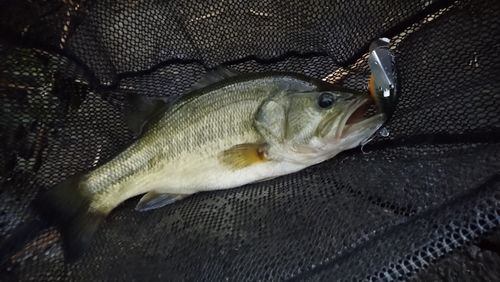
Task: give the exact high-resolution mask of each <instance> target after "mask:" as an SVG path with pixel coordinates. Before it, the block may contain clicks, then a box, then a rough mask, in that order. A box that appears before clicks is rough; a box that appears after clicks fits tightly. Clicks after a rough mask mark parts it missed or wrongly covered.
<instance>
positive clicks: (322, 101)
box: [318, 93, 335, 110]
mask: <svg viewBox="0 0 500 282" xmlns="http://www.w3.org/2000/svg"><path fill="white" fill-rule="evenodd" d="M334 102H335V98H334V97H333V95H332V94H330V93H323V94H321V96H319V99H318V105H319V107H320V108H322V109H325V110H328V109H331V108H332V107H333V103H334Z"/></svg>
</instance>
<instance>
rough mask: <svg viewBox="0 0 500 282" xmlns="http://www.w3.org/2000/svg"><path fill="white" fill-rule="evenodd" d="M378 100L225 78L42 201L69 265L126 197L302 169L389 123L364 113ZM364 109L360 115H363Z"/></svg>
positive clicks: (164, 196)
mask: <svg viewBox="0 0 500 282" xmlns="http://www.w3.org/2000/svg"><path fill="white" fill-rule="evenodd" d="M369 102H370V98H369V95H367V94H365V93H359V92H356V91H353V90H350V89H346V88H342V87H338V86H335V85H332V84H330V83H327V82H324V81H321V80H318V79H314V78H310V77H307V76H304V75H300V74H295V73H260V74H247V75H240V76H235V77H226V78H225V79H224V80H222V81H218V82H214V83H213V84H211V85H208V86H206V87H203V88H201V89H198V90H195V91H193V92H191V93H189V94H186V95H184V96H182V97H181V98H180V99H178V100H177V101H175V102H174V103H173V104H171V105H168V106H166V107H165V109H163V110H162V111H161V112H160V113H159V114H157V115H155V116H154V117H153V118H152V119H151V120H150V121H149V122H148V123H147V124H146V125H145V126H144V128H143V132H142V134H141V135H140V136H139V137H138V138H137V139H136V140H135V141H134V142H133V143H131V144H130V146H128V147H127V148H125V149H124V150H123V151H121V152H120V153H118V154H116V155H115V156H114V157H113V158H112V159H110V160H108V161H107V162H104V163H102V164H100V165H99V166H98V167H95V168H93V169H92V170H90V171H88V172H85V173H80V174H77V175H74V176H72V177H70V178H69V179H67V180H65V181H63V182H61V183H59V184H58V185H56V186H55V187H53V188H52V189H51V190H49V191H48V192H47V193H45V194H43V195H42V196H41V197H39V200H38V201H37V202H38V203H39V204H38V206H43V208H42V209H41V210H42V213H44V214H45V215H46V216H47V217H48V218H52V219H55V223H56V224H58V225H59V227H60V230H61V233H62V234H63V238H64V241H65V242H66V254H67V258H68V259H70V260H74V259H77V258H79V257H81V256H82V255H83V254H84V253H85V251H86V250H87V249H88V247H89V245H90V240H91V237H92V235H93V233H94V232H95V231H96V230H97V228H98V226H99V225H100V223H101V222H102V221H103V220H104V219H105V217H106V215H107V214H109V212H110V211H111V210H113V209H114V208H115V207H116V206H118V205H119V204H120V203H122V202H123V201H125V200H127V199H129V198H131V197H134V196H137V195H141V194H145V193H147V194H146V195H145V196H144V197H143V198H142V199H141V201H140V202H139V204H138V206H137V209H139V210H148V209H152V208H158V207H161V206H163V205H165V204H169V203H172V202H174V201H176V200H179V199H181V198H184V197H186V196H189V195H191V194H193V193H196V192H199V191H208V190H217V189H228V188H233V187H238V186H241V185H244V184H248V183H252V182H256V181H261V180H265V179H269V178H274V177H277V176H280V175H284V174H289V173H293V172H296V171H299V170H301V169H303V168H305V167H308V166H310V165H313V164H316V163H319V162H322V161H324V160H327V159H329V158H332V157H333V156H335V155H336V154H338V153H339V152H341V151H344V150H347V149H350V148H353V147H356V146H358V145H359V144H360V143H361V142H363V141H364V140H366V139H368V138H369V137H370V136H371V135H372V134H373V133H374V132H375V131H376V130H377V129H378V128H379V127H380V126H381V125H382V123H383V122H384V120H385V116H384V114H383V113H379V114H377V115H375V116H373V117H370V118H365V117H362V115H361V114H362V113H361V114H360V113H359V109H360V108H361V107H362V106H364V105H366V104H367V103H369ZM357 110H358V111H357Z"/></svg>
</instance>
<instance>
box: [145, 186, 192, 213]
mask: <svg viewBox="0 0 500 282" xmlns="http://www.w3.org/2000/svg"><path fill="white" fill-rule="evenodd" d="M187 196H189V195H180V194H166V193H158V192H155V191H151V192H148V193H147V194H146V195H144V196H142V198H141V200H140V201H139V203H137V206H135V210H137V211H148V210H152V209H157V208H161V207H163V206H166V205H170V204H172V203H173V202H176V201H178V200H180V199H182V198H185V197H187Z"/></svg>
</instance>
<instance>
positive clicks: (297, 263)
mask: <svg viewBox="0 0 500 282" xmlns="http://www.w3.org/2000/svg"><path fill="white" fill-rule="evenodd" d="M382 36H384V37H388V38H389V39H391V48H392V49H393V51H394V53H395V54H396V58H397V63H398V68H399V76H400V99H399V104H398V106H397V108H396V111H395V113H394V116H393V118H392V119H391V121H390V122H389V123H388V124H387V125H386V126H385V129H384V130H382V131H381V132H380V133H377V135H376V136H375V138H374V139H373V140H372V141H371V142H370V143H369V144H367V145H365V146H364V147H363V149H361V148H359V147H358V148H356V149H353V150H350V151H346V152H343V153H342V154H340V155H338V156H337V157H335V158H333V159H331V160H329V161H327V162H324V163H321V164H319V165H315V166H312V167H309V168H308V169H305V170H303V171H301V172H298V173H295V174H292V175H287V176H284V177H280V178H276V179H273V180H270V181H266V182H261V183H256V184H251V185H246V186H244V187H239V188H235V189H230V190H225V191H214V192H203V193H199V194H196V195H194V196H191V197H188V198H186V199H184V200H182V201H179V202H177V203H175V204H172V205H170V206H166V207H164V208H160V209H157V210H152V211H148V212H137V211H134V207H135V204H136V203H137V201H138V198H133V199H130V200H128V201H126V202H125V203H124V204H122V205H121V206H119V207H118V208H116V209H115V210H114V211H113V212H112V213H111V214H110V216H109V217H108V218H107V219H106V221H105V222H104V224H103V225H102V226H101V227H100V228H99V229H98V231H97V233H96V234H95V237H94V239H93V242H92V245H91V248H90V250H89V251H88V252H87V254H86V255H85V256H84V257H83V258H82V259H81V260H79V261H77V262H75V263H65V261H64V255H63V254H64V252H63V248H62V245H61V239H60V235H59V233H58V231H57V230H56V229H55V228H54V227H51V226H49V225H48V224H46V223H45V222H44V220H43V219H41V218H39V216H38V214H37V213H36V212H34V211H33V210H32V209H31V208H30V202H31V201H32V200H33V199H34V198H35V196H36V194H37V193H38V192H40V191H45V190H47V189H48V188H50V187H51V186H53V185H54V184H56V183H58V182H59V181H62V180H64V179H65V178H67V177H68V176H70V175H71V174H74V173H76V172H79V171H84V170H87V169H90V168H92V167H93V166H95V165H97V164H99V163H101V162H103V161H105V160H106V158H108V157H109V156H110V155H112V154H113V153H115V152H117V151H118V150H120V149H121V148H123V146H125V145H126V144H127V142H129V141H130V140H131V139H132V138H133V135H132V134H131V132H130V131H129V130H128V129H127V127H126V126H125V124H124V122H123V118H122V109H123V108H124V107H126V106H127V103H128V102H127V99H126V97H127V95H129V94H137V95H142V96H149V97H174V96H178V95H181V94H183V93H185V92H186V91H187V90H188V89H189V87H190V86H191V85H193V84H194V83H196V81H198V80H199V79H200V78H201V77H202V75H203V74H204V73H205V72H207V71H209V70H211V69H214V68H216V67H218V66H220V65H230V66H231V67H232V68H233V69H236V70H238V71H241V72H262V71H269V70H277V71H292V72H299V73H304V74H307V75H310V76H313V77H317V78H321V79H324V80H326V81H328V82H331V83H335V84H339V85H343V86H347V87H350V88H354V89H358V90H361V91H367V89H366V88H367V80H368V76H369V69H368V67H367V58H368V47H369V45H370V43H371V42H372V41H373V40H374V39H376V38H378V37H382ZM499 50H500V2H498V1H494V0H489V1H473V0H470V1H467V0H463V1H462V0H458V1H444V0H442V1H439V0H436V1H432V0H425V1H424V0H413V1H395V0H394V1H319V0H318V1H283V2H282V1H271V0H260V1H252V0H249V1H240V0H226V1H191V0H188V1H153V0H116V1H85V0H7V1H2V2H1V3H0V108H1V111H0V145H1V147H0V148H1V150H2V154H1V155H0V171H1V175H0V177H1V178H0V182H1V186H0V187H1V188H0V189H1V190H0V244H1V245H0V246H1V247H0V248H1V249H0V259H1V260H0V280H1V281H31V280H35V281H61V280H64V281H66V280H68V281H93V280H97V281H100V280H112V281H156V280H165V281H258V280H260V281H270V280H277V281H281V280H293V281H362V280H364V281H377V280H385V281H390V280H397V279H399V280H412V281H430V280H432V281H499V279H500V269H499V268H498V264H499V263H500V245H499V244H500V235H499V233H498V232H497V231H496V228H497V227H498V225H499V224H500V144H499V143H500V125H499V124H500V120H499V118H500V113H499V109H500V80H499V77H500V71H499V67H498V66H499V65H500V54H499ZM214 126H216V125H214ZM192 173H193V174H196V173H197V172H196V171H193V172H192Z"/></svg>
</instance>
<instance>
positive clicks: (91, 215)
mask: <svg viewBox="0 0 500 282" xmlns="http://www.w3.org/2000/svg"><path fill="white" fill-rule="evenodd" d="M82 182H83V175H82V174H77V175H73V176H71V177H69V178H67V179H66V180H64V181H62V182H60V183H59V184H57V185H56V186H54V187H52V188H51V189H49V190H48V191H46V192H44V193H41V194H40V195H38V196H37V198H35V200H34V201H33V204H34V208H35V210H37V211H38V212H39V213H40V215H41V216H42V217H43V218H45V219H46V220H47V221H49V222H50V223H52V224H54V225H55V226H57V227H58V229H59V232H60V233H61V236H62V242H63V244H64V250H65V257H66V260H67V261H69V262H73V261H76V260H78V259H79V258H81V257H82V256H83V255H84V254H85V252H86V251H87V250H88V249H89V247H90V242H91V239H92V236H93V235H94V233H95V231H96V230H97V228H98V227H99V225H100V224H101V223H102V222H103V221H104V219H105V218H106V215H107V214H105V213H100V212H98V211H93V210H92V209H90V204H91V199H90V198H89V197H85V195H83V194H82V193H83V190H82V189H81V188H80V186H81V183H82Z"/></svg>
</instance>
